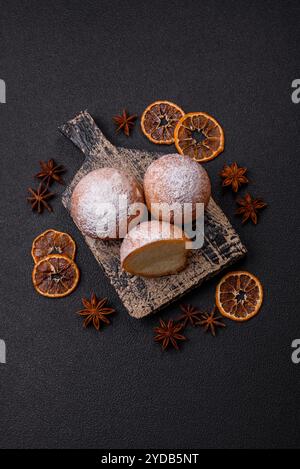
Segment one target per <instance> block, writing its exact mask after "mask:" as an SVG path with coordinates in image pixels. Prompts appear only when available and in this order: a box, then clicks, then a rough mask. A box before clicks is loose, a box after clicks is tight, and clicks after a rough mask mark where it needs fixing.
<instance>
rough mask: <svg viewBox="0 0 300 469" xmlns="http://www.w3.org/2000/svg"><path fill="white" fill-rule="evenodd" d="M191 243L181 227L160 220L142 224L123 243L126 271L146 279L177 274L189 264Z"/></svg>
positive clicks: (122, 254) (122, 258) (123, 266)
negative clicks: (187, 245) (189, 243)
mask: <svg viewBox="0 0 300 469" xmlns="http://www.w3.org/2000/svg"><path fill="white" fill-rule="evenodd" d="M187 240H188V238H187V236H186V235H185V233H184V232H183V231H182V229H181V228H180V227H179V226H176V225H171V224H170V223H167V222H165V221H158V220H151V221H146V222H144V223H141V224H140V225H138V226H136V227H135V228H133V229H132V230H131V231H129V233H128V234H127V235H126V236H125V238H124V240H123V242H122V245H121V251H120V259H121V266H122V269H124V270H126V272H129V273H130V274H133V275H141V276H143V277H162V276H163V275H172V274H176V273H177V272H180V271H181V270H183V269H184V268H185V266H186V263H187V253H188V251H187V250H186V247H185V244H186V241H187Z"/></svg>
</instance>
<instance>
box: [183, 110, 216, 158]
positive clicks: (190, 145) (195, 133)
mask: <svg viewBox="0 0 300 469" xmlns="http://www.w3.org/2000/svg"><path fill="white" fill-rule="evenodd" d="M174 138H175V145H176V148H177V151H178V152H179V153H180V154H181V155H188V156H189V157H190V158H192V159H193V160H195V161H199V163H205V162H206V161H209V160H212V159H213V158H215V157H216V156H217V155H218V154H219V153H221V152H222V151H223V150H224V132H223V129H222V127H221V126H220V124H219V123H218V122H217V121H216V119H214V118H213V117H212V116H210V115H209V114H205V112H190V113H188V114H185V116H183V117H181V119H180V120H179V121H178V123H177V125H176V127H175V131H174Z"/></svg>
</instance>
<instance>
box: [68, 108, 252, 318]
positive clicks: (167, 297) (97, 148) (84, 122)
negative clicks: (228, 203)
mask: <svg viewBox="0 0 300 469" xmlns="http://www.w3.org/2000/svg"><path fill="white" fill-rule="evenodd" d="M60 131H61V132H62V133H63V134H64V135H65V136H66V137H68V138H69V139H70V140H71V141H72V142H73V143H74V144H75V145H77V147H79V148H80V149H81V151H82V152H83V153H84V155H85V161H84V163H83V165H82V166H81V168H80V169H79V171H78V172H77V174H76V175H75V177H74V179H73V181H72V182H71V184H70V185H69V186H68V187H67V189H66V190H65V192H64V194H63V198H62V202H63V204H64V206H65V207H66V208H67V209H68V210H69V205H70V198H71V195H72V191H73V189H74V187H75V186H76V184H77V183H78V182H79V181H80V179H81V178H82V177H83V176H85V175H86V174H87V173H88V172H90V171H92V170H94V169H97V168H101V167H104V166H110V167H116V168H119V169H124V170H125V171H126V172H129V173H131V174H133V175H134V176H135V177H136V178H137V180H138V181H140V182H142V180H143V175H144V173H145V171H146V169H147V167H148V166H149V164H150V163H151V162H152V161H153V160H154V159H156V158H158V157H159V156H162V155H161V153H151V152H148V151H142V150H131V149H125V148H117V147H115V146H114V145H112V144H111V143H110V142H109V141H108V140H107V139H106V137H105V136H104V135H103V133H102V132H101V130H100V129H99V128H98V127H97V125H96V124H95V122H94V120H93V119H92V117H91V116H90V114H89V113H88V112H87V111H85V112H81V113H80V114H78V115H77V116H76V117H75V118H74V119H72V120H71V121H69V122H67V123H66V124H64V125H62V126H61V127H60ZM84 237H85V240H86V243H87V245H88V246H89V247H90V249H91V250H92V252H93V254H94V256H95V258H96V259H97V261H98V262H99V264H100V265H101V266H102V268H103V270H104V272H105V274H106V275H107V277H108V278H109V280H110V282H111V283H112V285H113V286H114V288H115V289H116V291H117V293H118V295H119V297H120V298H121V300H122V302H123V304H124V306H125V308H126V309H127V310H128V313H129V314H130V315H131V316H133V317H135V318H142V317H143V316H146V315H148V314H150V313H153V312H155V311H157V310H159V309H161V308H163V307H165V306H167V305H168V304H170V303H171V302H173V301H175V300H176V299H178V298H179V297H180V296H182V295H184V294H185V293H187V292H188V291H189V290H191V289H193V288H195V287H197V286H199V285H200V284H201V283H202V282H203V281H204V280H206V279H208V278H209V277H211V276H213V275H216V274H217V273H218V272H220V271H221V270H222V269H224V268H225V267H227V266H228V265H230V264H232V263H234V262H236V261H237V260H238V259H240V258H241V257H242V256H244V255H245V254H246V248H245V247H244V246H243V244H242V243H241V241H240V239H239V237H238V235H237V233H236V232H235V230H234V229H233V227H232V226H231V225H230V223H229V221H228V219H227V218H226V216H225V215H224V213H223V212H222V210H221V209H220V208H219V207H218V206H217V204H216V203H215V202H214V200H213V199H211V200H210V202H209V205H208V207H207V210H206V213H205V243H204V246H203V248H202V249H200V250H193V251H191V252H190V257H189V263H188V266H187V268H186V269H185V270H184V271H182V272H180V273H179V274H177V275H172V276H166V277H160V278H157V279H149V278H143V277H137V276H133V275H129V274H127V273H126V272H123V271H122V270H121V267H120V260H119V249H120V244H121V242H120V241H101V240H96V239H92V238H90V237H88V236H84Z"/></svg>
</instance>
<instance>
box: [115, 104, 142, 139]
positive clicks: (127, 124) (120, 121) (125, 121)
mask: <svg viewBox="0 0 300 469" xmlns="http://www.w3.org/2000/svg"><path fill="white" fill-rule="evenodd" d="M136 118H137V115H136V114H133V115H132V116H129V115H128V114H127V112H126V110H125V109H124V110H123V112H122V114H121V115H120V116H114V117H113V121H114V123H115V124H116V125H117V126H118V127H117V130H116V132H119V131H120V130H123V132H124V134H125V135H127V137H129V134H130V131H131V129H132V128H133V127H134V121H135V120H136Z"/></svg>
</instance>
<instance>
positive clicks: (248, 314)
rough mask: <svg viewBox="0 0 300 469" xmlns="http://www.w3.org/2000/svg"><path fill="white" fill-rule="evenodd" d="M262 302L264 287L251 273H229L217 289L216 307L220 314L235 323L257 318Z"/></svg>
mask: <svg viewBox="0 0 300 469" xmlns="http://www.w3.org/2000/svg"><path fill="white" fill-rule="evenodd" d="M262 301H263V288H262V285H261V283H260V281H259V280H258V278H256V277H255V276H254V275H253V274H250V273H249V272H243V271H237V272H229V273H228V274H227V275H225V277H223V278H222V280H221V281H220V283H219V284H218V285H217V288H216V305H217V307H218V308H219V310H220V313H221V314H222V315H223V316H225V317H227V318H229V319H233V321H247V320H248V319H250V318H252V317H253V316H255V315H256V314H257V313H258V311H259V309H260V307H261V304H262Z"/></svg>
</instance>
